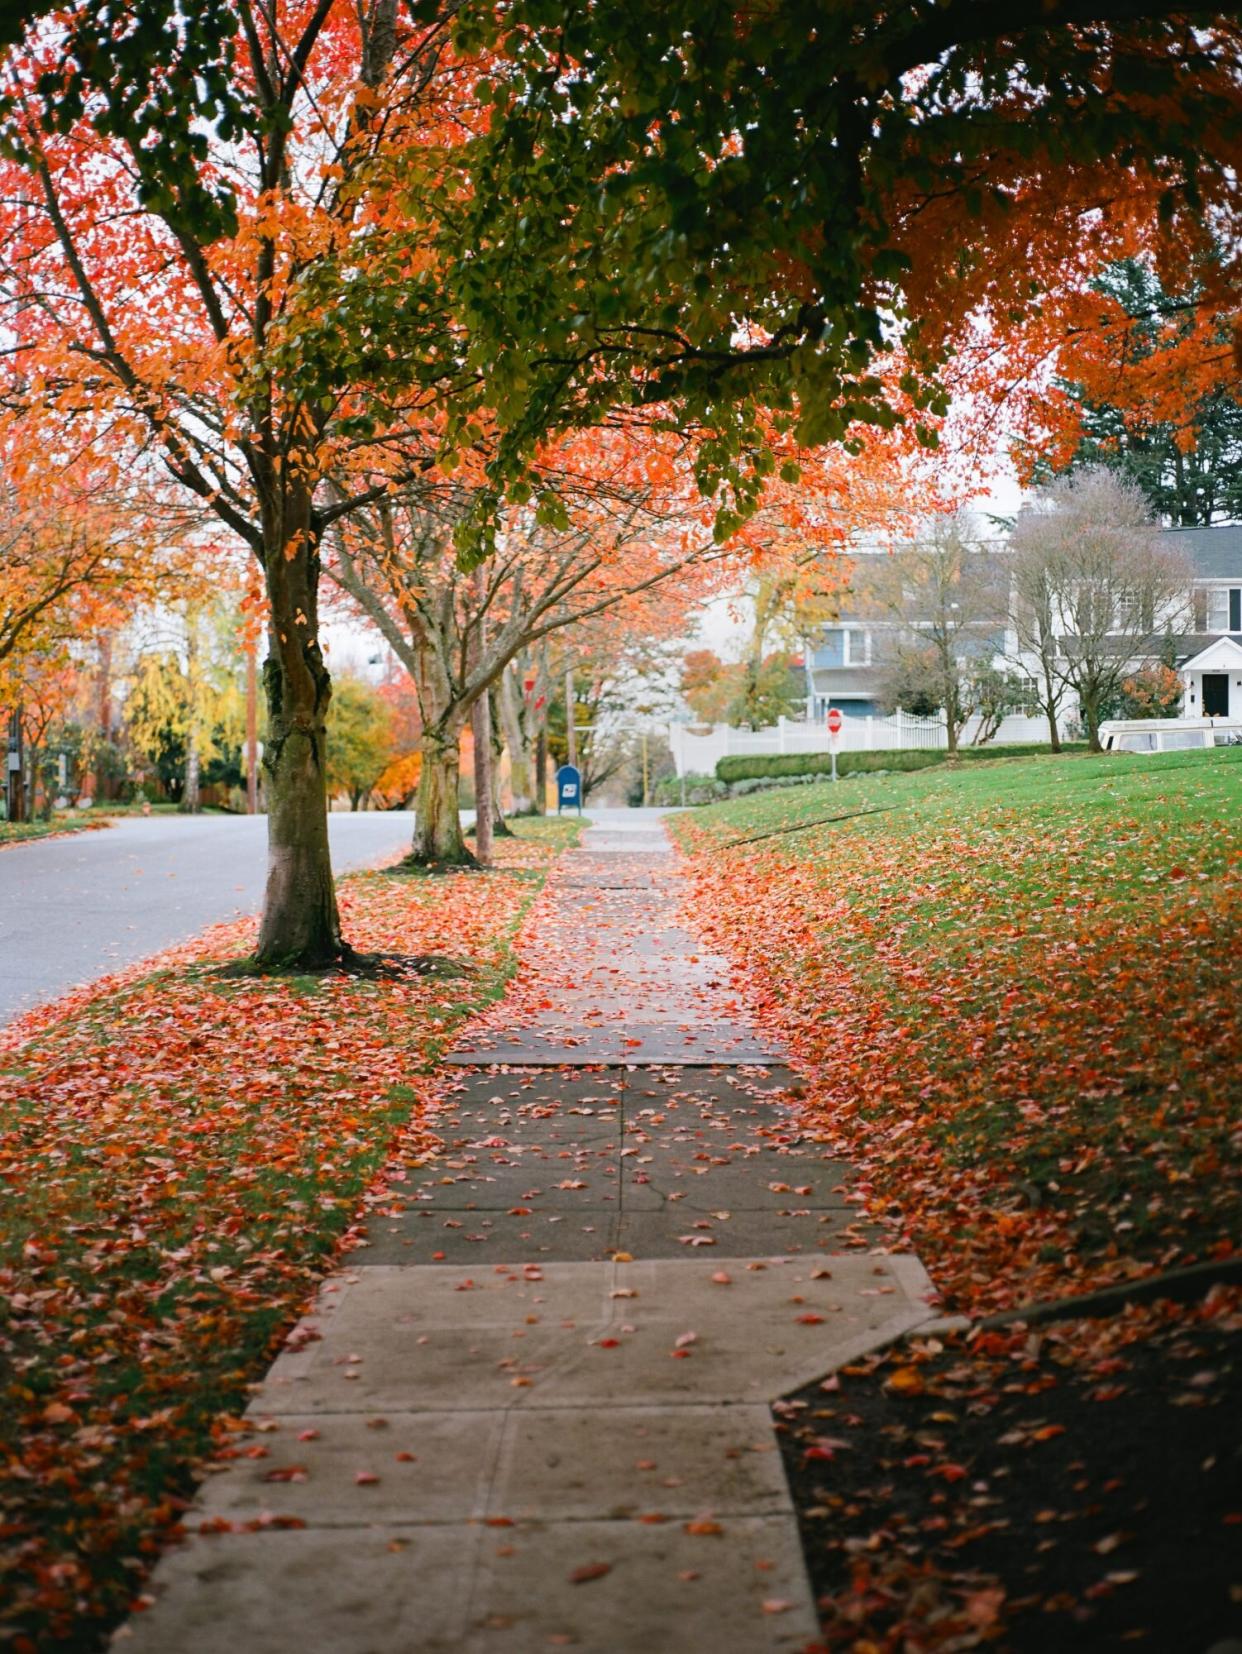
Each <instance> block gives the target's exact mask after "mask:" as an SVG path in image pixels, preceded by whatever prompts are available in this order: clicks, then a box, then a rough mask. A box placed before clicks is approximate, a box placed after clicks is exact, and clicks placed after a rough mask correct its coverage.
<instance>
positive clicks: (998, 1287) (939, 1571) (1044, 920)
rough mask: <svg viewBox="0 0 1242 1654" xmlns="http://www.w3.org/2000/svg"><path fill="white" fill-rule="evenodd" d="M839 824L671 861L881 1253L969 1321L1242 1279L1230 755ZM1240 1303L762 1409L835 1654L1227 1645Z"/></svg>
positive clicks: (792, 824) (899, 805)
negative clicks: (1115, 1289)
mask: <svg viewBox="0 0 1242 1654" xmlns="http://www.w3.org/2000/svg"><path fill="white" fill-rule="evenodd" d="M1192 759H1193V761H1191V760H1192ZM993 777H994V779H993ZM844 791H845V790H844V789H842V790H841V791H840V792H836V793H834V792H831V791H830V790H828V789H813V790H812V789H806V791H805V792H804V793H803V794H802V796H801V798H800V799H799V800H798V802H797V803H796V804H795V805H788V804H786V805H781V804H779V803H777V802H770V803H764V804H763V805H760V804H759V803H757V802H755V803H751V802H749V801H748V803H747V805H745V806H742V807H740V808H739V807H738V806H737V805H729V806H724V807H722V808H720V809H712V810H709V811H705V812H703V813H702V814H701V815H699V816H697V817H695V818H689V817H682V818H680V819H679V832H680V837H681V839H682V842H683V844H684V845H685V847H686V848H687V849H688V850H689V851H690V852H691V857H692V861H691V870H692V873H693V877H694V885H695V892H694V902H693V907H694V916H695V918H696V920H697V923H698V924H699V926H700V928H701V929H702V930H703V931H704V932H705V933H706V935H707V936H708V937H709V938H710V940H711V941H712V942H714V943H715V944H716V945H717V946H719V947H721V949H722V950H723V951H725V952H727V953H729V954H731V955H732V957H733V958H734V960H735V961H736V962H737V963H738V965H739V975H740V978H741V980H742V982H743V983H744V985H745V988H746V990H747V992H748V994H749V996H750V998H751V1000H752V1003H754V1004H755V1005H756V1006H757V1007H758V1009H759V1011H760V1014H761V1016H762V1017H763V1018H764V1019H765V1020H766V1021H767V1022H768V1023H769V1025H775V1026H776V1027H778V1028H779V1029H780V1030H781V1031H782V1032H783V1033H784V1035H785V1037H786V1038H787V1040H788V1041H789V1043H790V1046H791V1048H792V1050H793V1051H794V1052H795V1053H796V1056H797V1059H798V1066H799V1068H800V1069H801V1071H802V1073H803V1075H804V1077H805V1081H806V1092H805V1107H806V1110H807V1113H808V1116H809V1120H810V1123H811V1125H812V1129H814V1130H816V1131H817V1132H818V1134H820V1135H822V1137H823V1138H824V1139H825V1140H827V1141H828V1142H830V1143H831V1144H832V1146H833V1149H834V1151H835V1152H839V1153H840V1154H842V1155H843V1156H845V1157H848V1158H849V1159H850V1160H852V1161H853V1163H854V1164H855V1165H856V1166H857V1167H858V1168H859V1177H858V1179H857V1181H856V1182H855V1184H854V1185H853V1186H852V1193H853V1195H854V1196H855V1198H858V1199H859V1200H860V1201H861V1202H862V1203H863V1205H864V1206H865V1208H866V1209H867V1211H868V1212H869V1214H870V1215H871V1216H872V1217H873V1218H874V1219H876V1220H877V1221H879V1222H880V1223H881V1224H883V1225H886V1226H887V1228H888V1231H889V1234H890V1236H891V1240H892V1243H893V1244H895V1245H899V1246H902V1247H913V1248H915V1249H916V1250H917V1251H918V1253H919V1254H920V1256H921V1257H922V1259H923V1260H924V1262H925V1263H926V1264H927V1266H928V1268H929V1270H930V1271H931V1274H932V1277H933V1279H934V1280H935V1282H936V1284H937V1286H938V1287H939V1288H940V1289H941V1291H942V1293H943V1297H944V1300H945V1304H946V1307H947V1308H949V1309H951V1310H956V1311H964V1312H965V1313H966V1314H967V1315H969V1316H972V1317H978V1316H983V1315H987V1314H988V1313H989V1312H997V1311H1003V1310H1011V1309H1013V1308H1014V1307H1015V1306H1020V1305H1024V1304H1030V1303H1033V1302H1038V1301H1045V1302H1046V1301H1048V1300H1054V1301H1055V1300H1060V1299H1073V1298H1074V1297H1076V1296H1078V1295H1080V1294H1082V1293H1084V1292H1087V1291H1089V1290H1091V1289H1094V1288H1098V1287H1101V1286H1108V1285H1112V1284H1116V1283H1124V1282H1126V1281H1129V1280H1132V1279H1135V1278H1139V1277H1146V1276H1154V1275H1160V1274H1162V1273H1164V1272H1166V1271H1173V1272H1176V1271H1177V1270H1178V1269H1179V1268H1181V1267H1182V1266H1184V1265H1189V1264H1194V1263H1202V1262H1204V1261H1208V1260H1217V1261H1219V1260H1222V1259H1225V1258H1230V1259H1232V1258H1234V1257H1235V1255H1236V1251H1237V1246H1238V1234H1239V1189H1240V1179H1242V1155H1239V1152H1238V1151H1239V1147H1240V1146H1242V1145H1240V1144H1239V1129H1240V1124H1239V1115H1238V1110H1237V1095H1238V1082H1237V1060H1238V1052H1239V1049H1240V1048H1242V1042H1240V1041H1239V1029H1238V1013H1239V1009H1240V1005H1242V1001H1240V997H1239V994H1238V991H1237V983H1236V948H1235V932H1236V918H1235V916H1236V913H1237V911H1238V904H1239V899H1240V897H1242V853H1240V848H1239V842H1238V835H1237V831H1236V827H1237V823H1238V822H1239V821H1240V820H1242V764H1240V763H1239V762H1238V760H1237V755H1235V754H1233V753H1231V752H1223V753H1219V754H1212V755H1198V754H1195V755H1187V757H1186V759H1185V760H1182V759H1180V758H1179V759H1178V760H1175V761H1173V762H1162V763H1153V764H1150V765H1139V766H1128V765H1124V764H1121V763H1117V762H1113V761H1109V760H1087V761H1081V762H1079V761H1077V760H1075V761H1070V763H1069V764H1068V765H1067V766H1065V767H1060V766H1054V767H1052V768H1049V767H1047V764H1046V761H1045V766H1044V767H1043V768H1042V769H1041V768H1040V767H1039V766H1038V765H1022V764H1014V765H1006V766H1004V767H1003V768H1002V767H999V766H998V767H997V769H996V770H995V771H994V772H993V775H992V777H989V776H988V775H986V774H980V773H974V774H971V775H968V776H967V775H963V776H960V777H953V776H947V775H941V776H940V777H937V778H935V779H934V781H932V782H925V781H923V780H922V779H921V778H905V777H903V778H900V779H897V778H894V779H893V780H891V781H890V782H888V783H887V784H885V785H883V786H875V787H873V788H872V789H871V790H870V791H869V792H868V793H867V794H866V795H865V796H864V795H861V794H859V795H857V796H856V797H853V798H848V797H846V798H843V796H842V794H843V793H844ZM851 803H853V804H854V807H855V809H857V810H858V811H859V814H857V815H856V816H855V818H854V819H853V820H852V821H851V820H847V821H843V822H833V823H831V824H827V825H822V826H815V825H813V823H814V821H815V819H816V816H817V815H820V816H823V815H828V814H830V813H832V814H853V813H854V812H853V811H852V810H851V809H850V808H849V805H850V804H851ZM877 806H878V807H879V808H881V809H882V810H883V811H884V813H882V814H881V813H877V814H874V815H870V814H869V815H867V816H865V817H864V816H863V815H862V814H861V810H862V808H863V807H877ZM756 829H759V830H760V831H762V832H763V836H761V837H756V836H755V832H756ZM790 829H793V830H792V831H791V830H790ZM744 840H745V841H747V842H743V841H744ZM731 841H735V842H731ZM1204 1286H1205V1287H1206V1282H1205V1283H1204ZM1238 1298H1239V1295H1238V1293H1237V1291H1236V1290H1229V1289H1220V1288H1218V1289H1216V1290H1214V1291H1212V1292H1211V1293H1209V1294H1208V1296H1207V1297H1206V1298H1205V1299H1204V1300H1203V1301H1202V1303H1201V1304H1200V1305H1199V1306H1198V1307H1192V1308H1187V1307H1185V1306H1183V1305H1179V1304H1176V1303H1172V1302H1170V1301H1168V1300H1167V1299H1163V1300H1160V1301H1158V1302H1156V1303H1153V1304H1152V1305H1150V1307H1147V1308H1137V1307H1131V1308H1128V1309H1120V1308H1119V1309H1118V1311H1117V1312H1116V1313H1113V1314H1112V1315H1110V1316H1108V1317H1107V1318H1105V1319H1102V1320H1098V1321H1093V1320H1090V1319H1086V1318H1083V1317H1081V1316H1078V1317H1075V1318H1072V1319H1065V1320H1061V1321H1058V1322H1055V1323H1053V1324H1052V1326H1051V1329H1050V1330H1048V1331H1046V1332H1045V1331H1042V1330H1036V1329H1035V1328H1034V1327H1029V1326H1027V1325H1023V1324H1021V1323H1019V1324H1017V1325H1013V1326H1006V1327H997V1328H995V1329H992V1330H989V1329H986V1328H983V1327H982V1326H980V1325H979V1324H978V1323H976V1324H975V1325H974V1326H973V1327H972V1328H971V1329H970V1331H969V1332H959V1333H945V1334H942V1335H941V1336H940V1337H939V1338H922V1339H919V1338H913V1339H908V1340H905V1341H903V1342H900V1343H898V1344H896V1345H894V1346H891V1347H889V1348H888V1349H886V1350H883V1351H880V1352H877V1353H876V1354H875V1355H873V1356H870V1357H867V1358H866V1359H864V1360H862V1361H859V1362H855V1363H852V1364H850V1365H849V1366H847V1367H845V1368H844V1369H843V1370H842V1371H841V1372H840V1373H838V1374H834V1375H832V1376H831V1377H829V1378H828V1379H827V1380H826V1381H824V1382H823V1383H822V1384H818V1385H810V1386H808V1387H807V1388H806V1389H805V1390H803V1391H800V1392H799V1393H798V1394H797V1395H795V1396H793V1397H790V1398H788V1400H787V1401H786V1402H785V1403H784V1404H781V1405H779V1406H778V1409H777V1413H778V1420H779V1422H780V1425H781V1428H782V1431H783V1445H784V1451H785V1459H786V1469H787V1471H788V1474H789V1479H790V1485H791V1488H792V1490H793V1495H794V1502H795V1506H796V1507H797V1510H798V1513H799V1520H800V1523H801V1525H802V1533H803V1540H804V1547H805V1554H806V1557H807V1563H808V1567H809V1569H810V1573H811V1577H812V1582H813V1584H814V1586H815V1590H816V1595H817V1598H818V1603H819V1609H820V1614H821V1621H822V1626H823V1637H824V1644H823V1646H824V1648H825V1649H826V1650H829V1651H831V1654H835V1651H837V1650H849V1651H850V1654H925V1651H926V1654H930V1651H932V1650H935V1651H937V1654H950V1651H959V1650H964V1649H971V1648H978V1647H1003V1648H1005V1649H1008V1650H1012V1651H1013V1654H1043V1651H1044V1650H1045V1649H1049V1648H1056V1649H1058V1650H1065V1651H1066V1654H1069V1651H1071V1650H1072V1651H1078V1654H1099V1651H1101V1650H1103V1649H1106V1648H1112V1647H1116V1648H1118V1649H1121V1648H1127V1647H1131V1646H1134V1645H1135V1644H1136V1642H1137V1644H1138V1645H1139V1646H1145V1647H1149V1648H1152V1649H1156V1648H1159V1649H1165V1648H1174V1647H1178V1648H1182V1647H1185V1648H1192V1647H1193V1648H1206V1647H1208V1646H1209V1645H1211V1644H1212V1643H1214V1642H1215V1641H1217V1640H1218V1639H1219V1638H1220V1637H1221V1636H1227V1635H1236V1634H1237V1631H1238V1628H1239V1617H1240V1615H1242V1602H1240V1600H1239V1597H1240V1595H1242V1580H1239V1578H1238V1577H1237V1574H1236V1566H1235V1559H1236V1540H1237V1528H1238V1526H1239V1525H1240V1524H1242V1510H1240V1509H1239V1507H1238V1502H1237V1495H1236V1459H1235V1458H1234V1454H1233V1444H1232V1440H1231V1437H1230V1433H1229V1431H1228V1429H1227V1425H1226V1420H1227V1419H1228V1417H1229V1416H1230V1410H1231V1409H1232V1412H1233V1413H1235V1414H1236V1410H1237V1405H1238V1400H1239V1382H1240V1377H1242V1361H1240V1360H1239V1356H1238V1333H1239V1330H1240V1326H1242V1323H1240V1320H1239V1314H1238ZM1171 1581H1177V1582H1178V1584H1177V1588H1176V1589H1171V1588H1170V1582H1171Z"/></svg>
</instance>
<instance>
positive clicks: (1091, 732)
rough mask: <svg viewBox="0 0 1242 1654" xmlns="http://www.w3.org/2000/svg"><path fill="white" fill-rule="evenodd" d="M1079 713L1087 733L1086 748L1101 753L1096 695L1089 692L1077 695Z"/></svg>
mask: <svg viewBox="0 0 1242 1654" xmlns="http://www.w3.org/2000/svg"><path fill="white" fill-rule="evenodd" d="M1078 707H1079V711H1080V712H1081V713H1082V721H1083V724H1084V726H1085V728H1086V731H1087V747H1088V749H1089V750H1090V751H1091V752H1102V751H1103V748H1102V747H1101V746H1100V702H1099V696H1098V694H1096V693H1094V692H1089V693H1088V694H1086V695H1081V694H1080V695H1079V699H1078Z"/></svg>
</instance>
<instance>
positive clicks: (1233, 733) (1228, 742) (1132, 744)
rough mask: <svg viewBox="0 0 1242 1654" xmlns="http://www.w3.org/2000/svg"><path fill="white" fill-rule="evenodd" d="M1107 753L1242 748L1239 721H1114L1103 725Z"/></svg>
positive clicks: (1119, 719)
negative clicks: (1197, 748) (1198, 748)
mask: <svg viewBox="0 0 1242 1654" xmlns="http://www.w3.org/2000/svg"><path fill="white" fill-rule="evenodd" d="M1100 745H1101V746H1102V747H1103V748H1104V751H1105V752H1185V751H1187V750H1193V749H1194V748H1196V747H1236V746H1242V719H1238V718H1110V719H1108V721H1107V722H1106V723H1102V724H1101V725H1100Z"/></svg>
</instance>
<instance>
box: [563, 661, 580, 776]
mask: <svg viewBox="0 0 1242 1654" xmlns="http://www.w3.org/2000/svg"><path fill="white" fill-rule="evenodd" d="M577 716H578V708H577V703H576V699H575V696H574V669H573V667H572V666H567V667H566V668H565V745H566V748H567V756H568V758H569V762H570V763H571V764H572V765H573V767H574V768H575V769H577V768H578V731H577V729H576V728H575V727H574V726H575V721H576V719H577Z"/></svg>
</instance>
